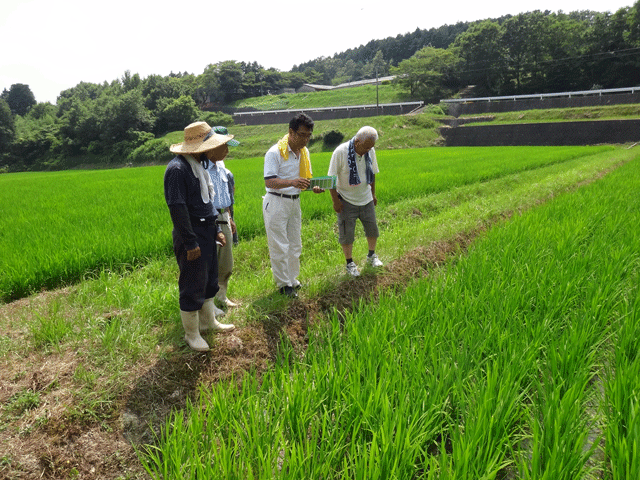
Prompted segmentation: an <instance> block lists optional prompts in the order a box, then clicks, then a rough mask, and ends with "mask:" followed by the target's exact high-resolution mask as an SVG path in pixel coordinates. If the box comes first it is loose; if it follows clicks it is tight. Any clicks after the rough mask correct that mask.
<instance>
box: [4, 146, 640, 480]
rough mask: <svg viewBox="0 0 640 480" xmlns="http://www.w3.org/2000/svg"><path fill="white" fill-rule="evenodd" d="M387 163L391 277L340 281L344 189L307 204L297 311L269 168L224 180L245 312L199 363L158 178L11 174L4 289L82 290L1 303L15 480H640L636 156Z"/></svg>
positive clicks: (457, 154) (148, 173)
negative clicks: (272, 230)
mask: <svg viewBox="0 0 640 480" xmlns="http://www.w3.org/2000/svg"><path fill="white" fill-rule="evenodd" d="M378 157H379V164H380V170H381V172H380V174H379V175H378V177H377V179H376V183H377V196H378V200H379V204H378V210H377V212H378V219H379V224H380V230H381V237H380V240H379V243H378V249H377V252H378V254H379V255H380V257H381V259H382V260H383V262H384V263H385V267H384V268H383V269H381V270H379V271H373V270H371V269H367V268H364V269H363V270H364V271H363V275H362V276H361V277H359V278H358V279H352V278H349V277H347V276H346V275H345V271H344V259H343V258H342V251H341V249H340V248H339V245H338V244H337V239H336V231H335V217H334V215H333V213H332V211H331V205H330V200H329V198H328V194H323V195H314V194H308V196H307V195H305V197H303V199H302V208H303V213H304V223H303V257H302V272H301V279H302V281H303V282H304V283H305V288H304V289H303V290H301V291H300V297H299V298H298V299H297V300H295V301H290V300H288V299H286V298H282V296H280V295H278V294H277V293H276V291H275V287H274V285H273V280H272V278H271V271H270V267H269V260H268V251H267V246H266V241H265V238H264V234H263V233H262V230H261V229H262V226H261V222H262V219H261V215H260V211H259V210H260V205H261V198H260V197H261V195H262V194H263V191H264V186H263V181H262V159H261V158H248V159H232V160H229V162H228V166H229V168H230V169H231V170H232V171H233V172H234V174H235V177H236V181H237V202H238V206H237V213H236V216H237V221H238V226H239V230H240V235H241V241H240V243H239V244H238V245H237V247H234V248H235V250H234V253H235V257H236V261H237V263H236V267H235V268H234V276H233V277H232V282H231V284H230V289H229V294H230V297H231V298H233V299H236V300H239V301H241V302H242V306H241V307H240V308H238V309H236V310H234V311H231V312H229V313H228V314H227V315H228V317H227V318H228V319H229V321H231V322H233V323H235V324H236V325H237V326H238V329H237V331H236V332H235V334H234V335H228V336H223V335H219V336H213V335H210V336H208V337H207V340H208V341H209V342H210V344H211V345H212V346H213V349H212V350H211V351H210V352H208V353H206V354H199V353H195V352H192V351H190V350H189V349H188V347H186V346H185V345H184V341H183V339H182V336H183V331H182V327H181V325H180V319H179V312H178V304H177V298H178V292H177V281H176V278H177V277H176V276H177V266H176V263H175V260H174V259H173V258H172V256H171V252H170V235H169V231H170V219H169V215H168V212H167V209H166V206H165V205H164V200H163V197H162V175H163V172H164V167H162V166H158V167H142V168H134V169H120V170H108V171H84V172H54V173H46V174H28V175H23V174H8V175H2V176H0V205H1V207H0V208H2V216H1V217H0V218H2V220H1V222H2V224H1V225H0V227H1V229H0V232H2V234H1V235H2V236H1V237H0V248H1V249H2V252H3V256H2V260H1V261H2V262H7V263H3V264H2V266H1V267H0V271H2V272H3V275H2V281H5V278H6V277H9V278H11V279H13V280H12V281H13V283H12V284H11V286H9V287H3V288H5V290H3V292H5V293H4V294H6V293H7V292H8V294H9V297H14V296H15V297H18V296H21V295H18V294H17V291H18V287H16V285H22V286H23V287H20V288H24V292H25V293H27V292H31V291H36V292H39V291H40V289H41V288H43V287H45V288H48V286H49V284H46V283H36V281H39V280H42V279H44V278H45V277H47V275H48V272H49V271H51V272H55V275H53V276H51V277H50V278H49V280H48V281H50V282H51V285H58V284H59V285H68V286H67V287H66V288H63V289H59V290H47V291H44V292H41V293H36V294H35V295H33V296H30V297H28V298H22V299H21V300H19V301H17V302H13V303H8V304H5V305H0V328H1V329H2V331H3V336H2V337H0V384H1V385H2V386H3V388H2V389H1V390H0V425H2V427H0V451H2V452H3V453H2V454H0V478H3V476H4V478H39V477H42V476H44V477H48V478H60V479H66V478H69V479H71V478H79V477H82V478H90V479H94V478H95V479H97V478H100V479H114V480H115V479H127V480H131V479H149V478H152V479H161V478H162V479H169V478H171V479H173V478H180V479H195V478H225V479H233V478H238V479H246V478H259V479H267V478H268V479H271V478H281V479H285V478H287V479H299V478H350V479H351V478H362V479H371V478H379V479H460V480H467V479H469V478H474V479H475V478H486V479H501V480H504V479H521V478H522V479H542V478H548V479H554V480H555V479H585V480H586V479H592V478H593V479H595V478H606V479H615V480H618V479H630V478H638V477H639V476H640V464H639V463H638V459H639V458H640V456H638V455H637V445H639V444H640V443H639V442H640V410H638V405H639V400H640V398H639V397H640V383H639V382H640V380H639V379H640V375H639V373H640V356H638V354H637V353H638V351H640V348H639V347H640V345H638V341H639V340H638V339H640V331H639V330H638V325H639V323H638V320H640V319H639V318H638V316H639V312H640V292H639V287H638V286H639V284H640V281H639V280H640V279H639V275H640V254H639V253H638V252H640V236H639V235H638V229H637V225H638V223H639V220H640V219H639V218H638V215H639V212H640V205H639V204H638V201H639V198H640V197H638V195H637V191H638V189H639V187H640V184H639V182H640V171H639V169H640V163H639V162H638V160H639V159H638V151H637V149H636V148H628V147H624V146H599V147H562V148H555V147H537V148H529V147H514V148H490V147H489V148H464V149H462V148H461V149H438V148H425V149H411V150H384V149H381V150H380V151H379V154H378ZM312 161H313V165H314V172H315V173H316V174H317V175H318V174H325V173H326V168H327V165H328V161H329V153H328V152H324V153H323V152H315V153H313V154H312ZM58 225H61V227H60V228H59V227H58ZM9 238H11V242H5V239H9ZM87 252H90V253H87ZM365 254H366V242H365V240H364V238H362V232H361V231H357V237H356V243H355V245H354V259H355V261H356V262H357V263H358V264H359V265H361V266H362V265H363V264H364V257H365ZM27 256H32V257H33V260H26V257H27ZM5 259H10V260H11V262H12V263H11V264H10V265H12V267H11V268H9V267H6V266H5V265H9V263H8V261H7V260H5ZM21 259H23V260H21ZM92 259H93V260H95V261H94V262H91V260H92ZM23 265H24V266H29V269H31V270H28V269H27V268H24V267H23ZM50 267H52V268H50ZM49 268H50V270H47V269H49ZM5 272H7V273H9V274H10V275H5V274H4V273H5ZM21 272H24V273H22V275H21ZM14 273H15V275H14ZM30 282H31V283H30ZM3 285H6V284H3ZM123 438H126V439H127V442H125V441H123ZM34 459H35V460H34Z"/></svg>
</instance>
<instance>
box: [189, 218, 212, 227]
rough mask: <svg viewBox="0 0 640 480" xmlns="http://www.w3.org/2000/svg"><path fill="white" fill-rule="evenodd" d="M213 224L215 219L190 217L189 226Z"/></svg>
mask: <svg viewBox="0 0 640 480" xmlns="http://www.w3.org/2000/svg"><path fill="white" fill-rule="evenodd" d="M215 223H216V218H215V217H212V218H209V217H191V225H213V224H215Z"/></svg>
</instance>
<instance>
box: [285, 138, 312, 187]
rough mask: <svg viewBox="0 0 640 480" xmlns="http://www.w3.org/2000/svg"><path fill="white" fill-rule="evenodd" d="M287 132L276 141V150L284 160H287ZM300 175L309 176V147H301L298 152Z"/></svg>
mask: <svg viewBox="0 0 640 480" xmlns="http://www.w3.org/2000/svg"><path fill="white" fill-rule="evenodd" d="M288 147H289V134H288V133H287V134H286V135H285V136H284V137H282V138H281V139H280V140H279V141H278V150H280V155H282V158H284V159H285V160H289V148H288ZM300 176H301V177H302V178H311V159H310V158H309V149H308V148H307V147H302V151H301V152H300Z"/></svg>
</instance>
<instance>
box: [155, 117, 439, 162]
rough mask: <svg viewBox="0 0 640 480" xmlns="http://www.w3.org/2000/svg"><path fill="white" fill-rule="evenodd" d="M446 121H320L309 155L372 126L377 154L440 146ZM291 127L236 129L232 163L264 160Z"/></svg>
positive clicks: (176, 139)
mask: <svg viewBox="0 0 640 480" xmlns="http://www.w3.org/2000/svg"><path fill="white" fill-rule="evenodd" d="M438 117H443V114H442V112H439V111H435V112H433V111H432V112H430V113H424V114H420V115H409V116H407V115H402V116H393V115H384V116H379V117H368V118H344V119H337V120H320V121H317V122H315V127H314V129H313V136H312V137H311V140H310V142H309V151H310V152H311V153H312V154H314V153H321V152H332V151H333V150H334V149H335V147H337V144H333V143H329V144H328V143H327V141H326V140H325V136H326V135H327V134H328V133H329V132H332V131H337V132H340V133H342V135H343V136H344V140H343V141H347V140H349V139H350V138H351V137H352V136H353V135H355V134H356V132H357V131H358V130H359V129H360V127H362V126H363V125H371V126H373V127H374V128H375V129H376V130H378V133H379V135H380V139H379V141H378V142H377V143H376V149H377V150H396V149H401V148H422V147H428V146H435V145H439V144H440V142H441V140H442V137H441V136H440V132H439V131H438V127H440V126H441V124H440V123H438V122H437V121H436V120H435V118H438ZM288 128H289V127H288V125H284V124H274V125H235V126H233V127H229V132H230V133H232V134H233V135H235V137H236V139H237V140H238V141H240V145H239V146H237V147H233V148H231V149H230V151H229V157H228V158H229V159H237V158H252V157H262V158H264V154H265V153H266V152H267V150H269V148H270V147H271V146H272V145H273V144H274V143H275V142H276V141H278V140H280V138H282V137H283V136H284V135H285V134H286V133H288ZM163 139H164V140H165V141H166V142H167V149H168V147H169V145H171V144H172V143H180V142H182V140H183V139H184V133H183V132H182V131H179V132H172V133H170V134H167V135H166V136H165V137H163Z"/></svg>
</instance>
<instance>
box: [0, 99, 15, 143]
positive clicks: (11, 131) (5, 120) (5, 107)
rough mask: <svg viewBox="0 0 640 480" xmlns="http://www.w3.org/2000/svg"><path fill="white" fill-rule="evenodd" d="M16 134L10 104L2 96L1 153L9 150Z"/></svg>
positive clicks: (0, 106) (0, 118) (0, 103)
mask: <svg viewBox="0 0 640 480" xmlns="http://www.w3.org/2000/svg"><path fill="white" fill-rule="evenodd" d="M15 134H16V125H15V122H14V120H13V114H12V113H11V108H10V107H9V104H8V103H7V102H6V101H5V100H4V99H2V98H0V154H2V153H6V152H8V151H9V146H10V145H11V143H12V142H13V138H14V137H15Z"/></svg>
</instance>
